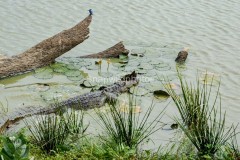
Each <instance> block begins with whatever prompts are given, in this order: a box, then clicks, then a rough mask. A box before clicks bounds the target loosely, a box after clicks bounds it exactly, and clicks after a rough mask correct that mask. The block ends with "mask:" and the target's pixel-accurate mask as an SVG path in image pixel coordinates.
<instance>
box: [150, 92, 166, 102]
mask: <svg viewBox="0 0 240 160" xmlns="http://www.w3.org/2000/svg"><path fill="white" fill-rule="evenodd" d="M153 95H154V97H155V98H156V99H157V100H158V101H166V100H167V99H168V98H169V97H170V95H169V94H168V93H167V92H166V91H164V90H156V91H154V92H153Z"/></svg>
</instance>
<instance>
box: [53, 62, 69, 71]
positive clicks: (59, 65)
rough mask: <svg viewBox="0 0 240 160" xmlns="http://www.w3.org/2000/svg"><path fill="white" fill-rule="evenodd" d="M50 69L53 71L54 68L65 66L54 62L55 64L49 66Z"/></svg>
mask: <svg viewBox="0 0 240 160" xmlns="http://www.w3.org/2000/svg"><path fill="white" fill-rule="evenodd" d="M50 67H51V68H52V69H53V70H54V69H56V68H61V67H66V64H64V63H59V62H56V63H53V64H51V65H50Z"/></svg>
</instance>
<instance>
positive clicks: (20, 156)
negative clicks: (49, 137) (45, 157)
mask: <svg viewBox="0 0 240 160" xmlns="http://www.w3.org/2000/svg"><path fill="white" fill-rule="evenodd" d="M1 141H2V143H3V144H2V145H3V148H2V150H1V152H0V160H27V159H28V154H29V146H28V142H27V140H26V138H25V136H24V135H23V134H22V133H18V134H15V135H14V136H1Z"/></svg>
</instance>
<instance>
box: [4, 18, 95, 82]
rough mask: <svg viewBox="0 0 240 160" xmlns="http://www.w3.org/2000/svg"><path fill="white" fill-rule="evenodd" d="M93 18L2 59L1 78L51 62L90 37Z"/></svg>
mask: <svg viewBox="0 0 240 160" xmlns="http://www.w3.org/2000/svg"><path fill="white" fill-rule="evenodd" d="M91 20H92V16H91V15H89V16H88V17H86V18H85V19H84V20H83V21H81V22H80V23H78V24H77V25H76V26H74V27H72V28H70V29H68V30H64V31H62V32H60V33H58V34H56V35H54V36H53V37H50V38H48V39H46V40H43V41H42V42H40V43H39V44H37V45H35V46H34V47H32V48H30V49H28V50H27V51H25V52H24V53H22V54H19V55H17V56H12V57H7V58H2V59H0V78H3V77H8V76H11V75H17V74H21V73H24V72H26V71H31V70H33V69H36V68H39V67H42V66H46V65H49V64H51V63H52V62H54V60H55V59H56V58H57V57H59V56H61V55H62V54H64V53H65V52H67V51H69V50H71V49H72V48H73V47H75V46H77V45H78V44H80V43H82V42H83V41H84V40H86V39H87V38H88V37H89V36H88V34H89V28H88V27H89V25H90V23H91Z"/></svg>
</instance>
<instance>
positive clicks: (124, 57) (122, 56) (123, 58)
mask: <svg viewBox="0 0 240 160" xmlns="http://www.w3.org/2000/svg"><path fill="white" fill-rule="evenodd" d="M119 59H120V60H126V59H128V56H126V55H123V54H121V55H119Z"/></svg>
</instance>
